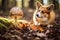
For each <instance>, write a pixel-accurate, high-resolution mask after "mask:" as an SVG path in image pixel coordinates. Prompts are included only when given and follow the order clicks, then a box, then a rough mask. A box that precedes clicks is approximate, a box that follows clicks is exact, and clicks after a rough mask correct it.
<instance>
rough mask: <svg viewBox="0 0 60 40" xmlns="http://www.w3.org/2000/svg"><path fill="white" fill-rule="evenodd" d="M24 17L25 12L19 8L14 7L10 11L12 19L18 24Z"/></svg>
mask: <svg viewBox="0 0 60 40" xmlns="http://www.w3.org/2000/svg"><path fill="white" fill-rule="evenodd" d="M22 17H23V11H22V10H21V9H20V8H19V7H13V8H12V9H11V10H10V18H12V19H14V20H15V22H17V20H18V19H21V18H22Z"/></svg>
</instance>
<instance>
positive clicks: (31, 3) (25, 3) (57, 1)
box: [0, 0, 60, 20]
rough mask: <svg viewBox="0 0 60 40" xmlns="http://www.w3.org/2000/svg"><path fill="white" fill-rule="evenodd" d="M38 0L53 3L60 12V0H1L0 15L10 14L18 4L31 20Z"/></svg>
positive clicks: (25, 15) (43, 2)
mask: <svg viewBox="0 0 60 40" xmlns="http://www.w3.org/2000/svg"><path fill="white" fill-rule="evenodd" d="M36 1H40V2H41V3H42V4H44V5H49V4H51V3H53V4H54V10H55V12H56V14H59V13H60V0H0V16H4V17H5V16H8V15H9V11H10V9H11V8H12V7H14V6H18V7H20V8H21V9H22V10H23V13H24V18H25V19H28V20H30V19H32V16H33V13H34V10H35V5H36V4H35V3H36ZM59 15H60V14H59ZM56 16H57V15H56Z"/></svg>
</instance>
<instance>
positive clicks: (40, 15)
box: [33, 1, 55, 26]
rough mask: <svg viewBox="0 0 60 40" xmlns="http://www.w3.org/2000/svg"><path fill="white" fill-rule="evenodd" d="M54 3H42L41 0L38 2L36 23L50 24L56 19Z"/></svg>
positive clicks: (35, 16) (34, 18) (35, 14)
mask: <svg viewBox="0 0 60 40" xmlns="http://www.w3.org/2000/svg"><path fill="white" fill-rule="evenodd" d="M53 8H54V5H53V4H50V5H42V4H41V3H40V2H39V1H37V2H36V10H35V12H34V14H33V22H34V24H35V25H49V26H50V24H52V23H53V22H54V20H55V12H54V10H53Z"/></svg>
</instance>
